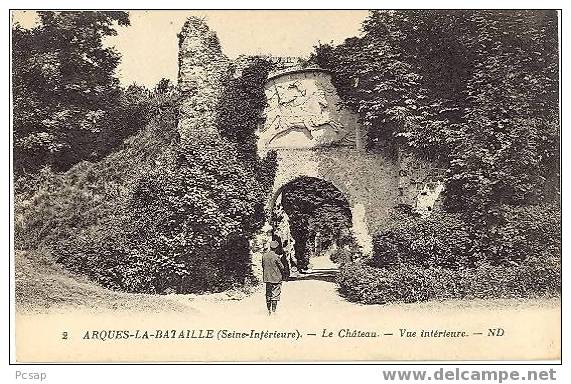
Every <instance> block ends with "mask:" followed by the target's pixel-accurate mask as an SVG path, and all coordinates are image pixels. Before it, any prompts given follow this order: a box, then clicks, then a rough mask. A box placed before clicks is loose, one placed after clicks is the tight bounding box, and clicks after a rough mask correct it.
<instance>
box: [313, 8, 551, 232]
mask: <svg viewBox="0 0 571 384" xmlns="http://www.w3.org/2000/svg"><path fill="white" fill-rule="evenodd" d="M363 31H364V34H363V35H362V36H361V37H355V38H350V39H347V40H346V41H345V42H344V43H343V44H341V45H339V46H336V47H334V46H331V45H321V46H319V47H317V49H316V53H315V55H314V57H313V58H312V59H313V60H314V61H316V62H317V63H318V64H319V65H321V66H323V67H325V68H328V69H330V70H332V71H333V74H334V81H335V85H336V86H337V89H338V90H339V93H340V95H341V97H342V98H343V99H344V100H345V101H346V103H347V104H348V105H349V106H350V107H352V108H353V109H354V110H356V111H358V112H359V115H360V117H361V121H362V123H363V124H364V125H365V126H367V127H368V128H369V144H370V147H372V148H375V147H381V148H383V147H384V148H386V147H389V148H394V146H393V144H394V143H395V142H398V143H399V144H401V147H402V148H405V149H406V150H409V151H411V152H413V153H414V154H416V155H418V156H420V157H424V158H429V159H431V160H436V161H439V162H441V163H443V164H444V165H446V166H447V167H448V168H449V172H448V175H447V180H446V197H447V200H446V207H447V209H449V210H459V211H465V212H469V214H470V216H471V217H472V218H473V219H474V221H477V222H479V224H481V225H483V226H485V225H488V224H492V223H494V222H495V221H498V220H499V221H501V220H502V214H501V212H498V211H497V210H496V208H495V207H497V206H500V205H503V204H526V203H534V202H537V201H541V200H542V199H543V198H544V197H553V196H556V195H557V193H558V185H557V179H558V176H559V121H558V73H559V68H558V54H557V52H558V50H557V13H556V12H555V11H495V10H494V11H484V10H472V11H456V10H454V11H452V10H448V11H443V10H428V11H427V10H399V11H373V12H372V13H371V14H370V16H369V18H368V19H367V20H366V21H365V22H364V24H363Z"/></svg>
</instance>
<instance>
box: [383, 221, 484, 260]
mask: <svg viewBox="0 0 571 384" xmlns="http://www.w3.org/2000/svg"><path fill="white" fill-rule="evenodd" d="M395 216H396V217H393V224H392V226H390V227H389V228H387V229H385V230H382V231H381V232H379V233H377V234H376V235H375V236H374V238H373V260H374V262H375V265H376V266H379V267H388V266H393V265H398V264H407V265H416V266H419V267H424V268H427V267H429V266H439V267H448V268H458V267H459V266H462V265H467V264H469V263H470V262H471V259H472V255H473V248H474V243H473V241H472V239H471V234H470V233H469V232H468V231H469V227H468V226H467V224H466V223H465V222H464V221H463V220H462V219H461V217H460V215H457V214H447V213H443V212H435V213H434V214H432V215H431V216H429V217H427V218H417V217H415V216H411V215H408V214H405V213H400V214H398V213H395Z"/></svg>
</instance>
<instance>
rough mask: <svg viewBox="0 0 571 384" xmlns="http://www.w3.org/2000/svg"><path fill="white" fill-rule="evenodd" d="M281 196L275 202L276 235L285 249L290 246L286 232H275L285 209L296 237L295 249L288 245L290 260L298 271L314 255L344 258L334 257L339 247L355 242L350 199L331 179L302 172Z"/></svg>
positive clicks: (275, 237) (306, 266)
mask: <svg viewBox="0 0 571 384" xmlns="http://www.w3.org/2000/svg"><path fill="white" fill-rule="evenodd" d="M280 197H281V199H280ZM278 199H280V200H281V201H280V204H277V205H276V204H274V206H273V209H272V219H271V223H272V227H273V229H274V232H273V237H274V239H275V240H279V241H280V243H281V244H282V245H283V248H284V249H287V248H288V241H289V239H287V238H284V235H283V233H279V234H278V233H276V228H278V227H279V226H280V222H281V221H282V220H284V217H283V216H284V215H283V213H282V212H285V214H286V215H287V219H288V220H289V232H290V234H291V237H292V238H293V240H294V245H293V250H292V249H291V247H290V249H289V252H290V253H292V252H293V253H294V254H293V255H291V254H290V255H289V256H291V257H290V258H289V261H290V263H291V264H293V266H294V267H296V268H297V269H298V271H300V272H304V271H306V270H307V269H308V267H309V265H310V260H311V258H312V257H314V256H320V255H322V254H325V253H328V252H329V253H330V256H332V260H333V261H336V262H337V261H341V260H335V257H336V256H337V255H338V252H336V251H337V250H339V249H342V248H344V247H346V246H347V245H352V244H354V243H355V240H354V238H353V236H352V232H351V230H350V229H351V226H352V217H351V209H350V206H349V202H348V200H347V198H346V197H345V195H344V194H343V193H342V192H341V191H339V189H338V188H337V187H335V186H334V185H333V184H332V183H330V182H328V181H325V180H322V179H318V178H315V177H309V176H302V177H299V178H297V179H294V180H292V181H290V182H289V183H287V184H286V185H284V186H283V187H282V188H281V189H280V190H279V191H278V192H277V193H276V200H278ZM285 252H288V251H287V250H286V251H285ZM331 252H333V253H331Z"/></svg>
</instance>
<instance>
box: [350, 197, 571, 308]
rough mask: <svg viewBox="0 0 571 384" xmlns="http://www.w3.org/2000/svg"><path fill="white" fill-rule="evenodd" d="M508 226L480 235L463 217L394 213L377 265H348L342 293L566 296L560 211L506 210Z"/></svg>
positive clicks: (380, 298)
mask: <svg viewBox="0 0 571 384" xmlns="http://www.w3.org/2000/svg"><path fill="white" fill-rule="evenodd" d="M506 212H507V213H506V216H507V218H508V220H507V221H506V223H504V224H503V225H502V226H498V227H494V228H493V229H492V230H490V231H487V232H480V231H474V230H473V228H472V226H471V225H470V224H469V223H468V222H466V221H465V220H464V219H463V218H462V216H461V215H459V214H455V213H444V212H437V213H434V214H433V215H432V216H430V217H428V218H425V219H418V218H414V217H410V216H407V215H406V214H403V213H398V214H396V216H397V217H395V218H394V219H395V221H394V222H393V224H392V225H391V226H389V227H388V228H386V229H384V230H382V231H380V232H379V233H377V234H376V235H375V237H374V249H373V258H372V259H365V260H360V261H357V262H350V263H346V264H344V265H342V267H341V273H340V275H339V284H340V286H341V290H342V291H343V292H344V294H346V295H347V296H348V297H349V298H351V299H353V300H357V301H361V302H365V303H386V302H414V301H422V300H430V299H446V298H488V297H533V296H536V295H543V294H548V295H557V294H558V293H559V292H560V289H561V276H560V273H561V259H560V254H561V220H560V214H561V211H560V209H559V207H558V206H556V205H553V204H543V205H536V206H525V207H507V208H506Z"/></svg>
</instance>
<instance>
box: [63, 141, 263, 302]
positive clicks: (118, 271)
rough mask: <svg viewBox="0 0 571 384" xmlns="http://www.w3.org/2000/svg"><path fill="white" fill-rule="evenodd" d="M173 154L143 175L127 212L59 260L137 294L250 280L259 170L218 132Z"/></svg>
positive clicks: (72, 244)
mask: <svg viewBox="0 0 571 384" xmlns="http://www.w3.org/2000/svg"><path fill="white" fill-rule="evenodd" d="M171 155H172V157H171V159H170V162H169V164H168V165H166V166H165V167H159V168H156V169H155V170H152V171H151V172H149V173H148V174H145V175H141V176H140V177H139V178H138V180H137V181H136V182H135V183H134V185H133V189H132V192H131V193H130V194H129V197H128V199H127V204H126V206H125V208H124V210H123V211H122V212H121V211H119V212H116V214H115V220H113V222H110V223H108V225H106V227H105V228H102V229H101V231H100V233H98V234H95V235H91V236H90V237H89V238H84V239H82V238H76V239H73V240H71V241H64V242H62V243H61V244H60V245H59V246H58V247H57V254H58V255H59V261H60V262H62V263H64V264H65V265H66V266H67V267H68V268H70V269H72V270H75V271H78V272H81V273H84V274H87V275H89V276H91V277H92V278H94V279H96V280H98V281H100V282H101V283H102V284H103V285H105V286H108V287H111V288H114V289H120V290H125V291H131V292H146V293H165V292H167V290H173V291H175V292H179V293H186V292H200V291H205V290H209V291H217V290H223V289H227V288H229V287H231V286H232V285H233V284H243V283H244V282H245V279H246V277H247V276H248V274H249V271H250V268H249V267H250V265H249V263H250V260H249V250H248V240H249V239H250V238H251V236H252V234H253V232H254V231H255V230H256V229H258V228H259V227H260V226H261V224H262V223H263V217H264V212H263V202H264V190H263V188H261V185H260V184H259V182H258V180H257V179H256V175H255V174H253V173H252V172H251V171H250V170H248V169H247V168H245V167H243V164H242V163H241V161H240V160H239V158H238V154H237V150H236V148H235V147H234V146H233V145H232V144H230V143H228V142H227V141H225V140H224V139H220V138H218V137H217V136H215V135H212V136H210V137H209V136H202V137H201V138H200V139H198V138H195V139H194V140H192V141H189V142H187V143H185V144H182V145H181V146H180V147H177V148H175V149H174V150H173V151H172V154H171ZM94 240H95V242H94ZM93 244H94V245H93Z"/></svg>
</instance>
